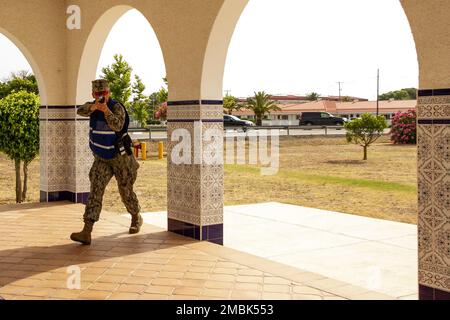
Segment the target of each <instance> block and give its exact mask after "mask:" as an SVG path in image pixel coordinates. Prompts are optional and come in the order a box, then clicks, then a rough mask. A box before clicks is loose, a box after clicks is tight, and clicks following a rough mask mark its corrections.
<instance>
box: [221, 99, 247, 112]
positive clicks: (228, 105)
mask: <svg viewBox="0 0 450 320" xmlns="http://www.w3.org/2000/svg"><path fill="white" fill-rule="evenodd" d="M223 108H224V109H225V111H226V112H227V113H228V114H230V115H231V114H233V111H238V110H240V109H242V105H241V104H240V103H238V102H237V99H236V97H233V96H232V95H229V94H227V95H226V96H225V97H223Z"/></svg>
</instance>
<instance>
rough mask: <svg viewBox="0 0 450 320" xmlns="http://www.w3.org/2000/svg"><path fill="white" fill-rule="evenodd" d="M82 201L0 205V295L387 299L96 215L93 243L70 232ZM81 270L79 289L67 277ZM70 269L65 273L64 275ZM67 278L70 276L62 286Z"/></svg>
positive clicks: (78, 224)
mask: <svg viewBox="0 0 450 320" xmlns="http://www.w3.org/2000/svg"><path fill="white" fill-rule="evenodd" d="M83 210H84V206H83V205H78V204H71V203H68V202H60V203H52V204H35V205H13V206H3V207H0V296H2V297H3V298H5V299H390V298H391V297H389V296H386V295H382V294H379V293H376V292H371V291H369V290H367V289H365V288H358V287H355V286H352V285H349V284H347V283H344V282H341V281H337V280H334V279H330V278H327V277H325V276H323V275H319V274H315V273H310V272H306V271H303V270H299V269H297V268H294V267H289V266H286V265H283V264H280V263H277V262H273V261H270V260H267V259H263V258H260V257H256V256H253V255H250V254H248V253H243V252H239V251H237V250H234V249H230V248H225V247H222V246H218V245H215V244H212V243H208V242H197V241H193V240H190V239H188V238H184V237H181V236H178V235H175V234H173V233H169V232H166V231H164V230H163V229H161V228H158V227H156V226H151V225H147V224H145V225H144V226H143V229H142V232H141V233H140V234H138V235H129V234H128V233H127V231H128V226H129V219H127V218H124V217H122V216H119V215H115V214H108V213H103V215H102V220H101V221H100V222H99V223H98V224H96V226H95V230H94V234H93V236H94V238H93V244H92V245H91V246H81V245H78V244H75V243H73V242H72V241H70V240H69V235H70V233H71V232H73V231H74V230H78V229H80V227H81V226H82V219H81V216H82V213H83ZM77 267H79V268H80V270H81V283H80V285H81V288H80V289H79V290H77V289H75V290H70V289H68V287H67V284H68V279H69V277H70V279H71V280H73V279H74V277H73V274H72V273H71V272H73V270H76V268H77ZM68 272H69V273H68ZM73 283H74V282H72V281H69V284H73Z"/></svg>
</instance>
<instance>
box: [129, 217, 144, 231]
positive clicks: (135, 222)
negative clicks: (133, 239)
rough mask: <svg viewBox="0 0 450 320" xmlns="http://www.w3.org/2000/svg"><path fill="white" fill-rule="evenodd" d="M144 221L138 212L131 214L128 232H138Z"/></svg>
mask: <svg viewBox="0 0 450 320" xmlns="http://www.w3.org/2000/svg"><path fill="white" fill-rule="evenodd" d="M143 223H144V219H142V216H141V215H140V214H139V213H138V214H132V215H131V226H130V230H129V232H130V234H135V233H139V231H141V227H142V224H143Z"/></svg>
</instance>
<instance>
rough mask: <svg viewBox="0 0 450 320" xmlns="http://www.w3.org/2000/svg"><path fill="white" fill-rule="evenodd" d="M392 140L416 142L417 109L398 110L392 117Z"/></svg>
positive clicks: (402, 142) (403, 142)
mask: <svg viewBox="0 0 450 320" xmlns="http://www.w3.org/2000/svg"><path fill="white" fill-rule="evenodd" d="M391 140H392V141H394V143H401V144H408V143H413V144H414V143H416V110H414V109H410V110H408V111H406V112H401V111H399V112H397V113H395V114H394V116H393V117H392V127H391Z"/></svg>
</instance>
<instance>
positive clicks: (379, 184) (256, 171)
mask: <svg viewBox="0 0 450 320" xmlns="http://www.w3.org/2000/svg"><path fill="white" fill-rule="evenodd" d="M225 169H226V170H230V171H231V170H232V171H235V172H242V173H248V174H252V175H260V174H261V169H260V167H255V166H248V165H225ZM273 178H278V179H283V180H286V179H288V180H295V181H303V182H308V183H314V184H336V185H343V186H350V187H359V188H369V189H372V190H379V191H397V192H406V193H416V192H417V187H416V186H413V185H407V184H402V183H396V182H389V181H383V180H372V179H361V178H347V177H338V176H330V175H319V174H309V173H305V172H301V171H297V170H289V169H280V170H279V171H278V174H276V175H275V176H261V177H260V179H273Z"/></svg>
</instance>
